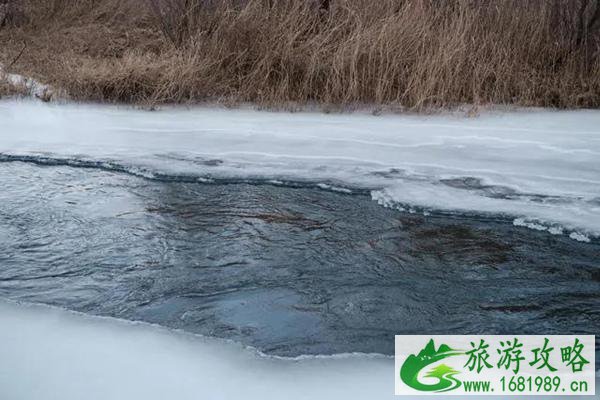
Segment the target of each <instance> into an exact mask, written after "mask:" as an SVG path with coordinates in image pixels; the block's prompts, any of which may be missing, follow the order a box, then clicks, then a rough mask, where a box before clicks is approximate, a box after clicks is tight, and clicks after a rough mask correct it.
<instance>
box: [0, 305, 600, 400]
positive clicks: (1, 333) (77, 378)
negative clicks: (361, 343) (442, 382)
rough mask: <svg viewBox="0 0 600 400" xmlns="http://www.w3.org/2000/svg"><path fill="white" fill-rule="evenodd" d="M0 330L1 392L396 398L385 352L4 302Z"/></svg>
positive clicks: (98, 398)
mask: <svg viewBox="0 0 600 400" xmlns="http://www.w3.org/2000/svg"><path fill="white" fill-rule="evenodd" d="M0 327H2V329H0V399H10V400H40V399H44V400H81V399H86V400H163V399H178V400H198V399H210V400H233V399H235V400H237V399H244V400H255V399H256V400H270V399H273V400H281V399H289V400H296V399H298V400H300V399H302V400H321V399H323V400H342V399H343V400H354V399H357V400H363V399H364V400H379V399H390V400H392V399H394V398H396V397H395V396H394V395H393V393H394V360H393V359H392V358H390V357H383V356H369V355H345V356H330V357H328V356H313V357H310V356H306V357H300V358H298V359H281V358H269V357H264V356H261V355H259V354H257V353H256V352H254V351H252V350H250V349H247V348H244V347H242V346H241V345H239V344H235V343H232V342H227V341H223V340H218V339H210V338H204V337H200V336H194V335H190V334H185V333H181V332H174V331H170V330H167V329H164V328H160V327H157V326H153V325H148V324H143V323H133V322H126V321H121V320H116V319H112V318H100V317H91V316H86V315H83V314H78V313H72V312H68V311H64V310H60V309H57V308H51V307H47V306H35V305H22V304H15V303H12V302H5V301H2V300H0ZM390 340H392V339H390ZM598 381H600V379H597V380H596V385H597V386H598V385H599V382H598ZM421 398H422V397H415V398H411V397H404V399H407V400H417V399H421ZM436 398H438V399H440V400H443V399H446V400H448V399H454V398H455V397H452V396H437V397H436ZM471 398H472V399H473V400H476V399H480V400H484V399H485V400H498V399H500V398H501V397H499V396H493V397H489V396H487V397H479V396H474V397H471ZM530 398H531V399H532V400H533V399H543V398H544V397H539V396H531V397H530ZM555 398H557V399H560V398H566V397H563V396H557V397H555ZM572 398H573V397H569V399H572Z"/></svg>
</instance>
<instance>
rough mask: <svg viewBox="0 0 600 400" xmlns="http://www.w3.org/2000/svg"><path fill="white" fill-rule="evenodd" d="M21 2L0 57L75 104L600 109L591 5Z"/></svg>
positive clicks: (367, 0) (532, 0)
mask: <svg viewBox="0 0 600 400" xmlns="http://www.w3.org/2000/svg"><path fill="white" fill-rule="evenodd" d="M2 1H4V2H7V1H8V0H0V3H1V2H2ZM11 1H15V0H11ZM23 1H24V2H23V7H22V9H23V15H24V19H22V21H20V22H19V23H11V24H5V26H4V28H3V29H0V43H2V44H3V46H2V48H0V62H4V63H8V62H10V60H11V59H12V58H13V57H14V56H15V54H16V53H18V51H19V49H20V48H21V47H22V43H23V42H25V43H27V49H26V51H25V52H24V54H23V56H22V57H21V58H20V59H19V60H18V62H16V63H15V64H14V67H13V69H14V70H15V71H16V72H19V73H25V74H30V75H32V76H34V77H36V78H38V79H40V80H42V81H44V82H48V83H50V84H53V85H55V86H59V87H63V88H65V89H67V91H68V92H69V93H70V95H71V96H72V97H74V98H79V99H86V100H99V101H118V102H141V103H145V102H148V103H161V102H198V101H226V102H231V101H233V102H237V101H240V102H255V103H259V104H264V105H269V106H278V105H284V104H290V103H296V104H300V105H302V104H306V103H312V102H316V103H319V104H336V105H349V104H357V103H359V104H384V105H393V106H401V107H405V108H410V109H415V110H425V109H430V108H432V107H433V108H435V107H452V106H456V105H460V104H464V103H468V104H476V105H479V104H487V103H494V104H516V105H525V106H552V107H600V4H599V3H600V0H493V1H492V0H488V1H486V0H378V1H376V2H375V1H372V0H330V2H322V1H317V0H247V1H243V0H121V1H119V0H23ZM325 3H330V4H329V6H328V7H325V6H324V4H325Z"/></svg>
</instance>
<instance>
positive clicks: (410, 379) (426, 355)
mask: <svg viewBox="0 0 600 400" xmlns="http://www.w3.org/2000/svg"><path fill="white" fill-rule="evenodd" d="M463 354H465V353H464V352H463V351H460V350H454V349H452V348H450V347H449V346H447V345H445V344H442V345H440V347H439V348H438V349H437V350H436V349H435V344H434V343H433V339H431V340H430V341H429V342H428V343H427V345H426V346H425V348H424V349H423V350H421V351H420V352H419V354H417V355H416V356H415V355H414V354H411V355H409V356H408V358H407V359H406V360H405V361H404V364H402V368H400V379H402V381H403V382H404V383H405V384H407V385H408V386H410V387H411V388H413V389H416V390H419V391H422V392H447V391H450V390H454V389H456V388H458V387H460V385H461V381H459V380H458V379H456V378H455V377H454V376H455V375H457V374H459V373H460V372H459V371H456V370H455V369H454V368H452V367H449V366H447V365H446V364H440V365H438V366H436V367H434V368H432V369H431V370H429V371H427V373H426V374H425V377H428V378H437V379H438V382H437V383H434V384H424V383H421V382H420V381H419V373H420V372H421V370H423V369H424V368H425V367H427V366H429V365H431V364H434V363H436V362H438V361H440V360H443V359H445V358H448V357H452V356H459V355H463Z"/></svg>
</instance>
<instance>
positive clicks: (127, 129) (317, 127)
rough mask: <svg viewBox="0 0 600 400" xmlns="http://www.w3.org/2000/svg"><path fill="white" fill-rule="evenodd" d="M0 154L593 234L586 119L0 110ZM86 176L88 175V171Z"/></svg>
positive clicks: (599, 156) (598, 209)
mask: <svg viewBox="0 0 600 400" xmlns="http://www.w3.org/2000/svg"><path fill="white" fill-rule="evenodd" d="M0 156H2V157H4V158H3V159H5V160H6V159H9V160H11V159H14V157H23V156H25V157H29V158H30V159H29V160H30V161H31V159H33V160H34V161H35V160H37V161H39V162H46V163H48V162H68V163H71V164H74V165H75V164H77V163H80V164H81V163H82V162H84V161H85V162H88V163H90V162H91V163H96V164H98V162H100V165H101V166H102V167H105V168H113V169H116V170H120V171H128V172H130V173H136V174H142V175H145V176H150V177H152V176H154V177H155V176H163V177H164V176H168V177H171V178H173V177H175V178H176V177H181V176H184V177H186V179H190V178H192V179H199V180H211V179H225V178H236V179H264V180H267V181H272V182H280V181H281V182H284V181H286V180H294V181H310V182H314V183H315V184H316V185H318V187H321V188H324V189H327V188H333V189H335V190H342V191H343V190H347V189H353V188H356V187H360V188H367V189H369V190H372V196H373V198H374V199H375V200H377V201H379V202H380V203H381V204H383V205H386V206H391V207H398V208H403V209H407V210H411V211H417V212H424V213H428V212H435V211H439V210H443V211H453V212H461V213H462V212H469V213H485V214H498V215H503V216H506V217H508V218H511V219H514V220H515V223H516V224H517V225H519V226H524V227H534V229H538V228H540V227H541V229H543V230H547V231H549V232H550V233H553V234H565V235H569V236H570V237H572V238H575V239H577V240H584V241H585V240H589V238H590V237H593V236H597V235H600V111H597V110H581V111H551V110H523V111H515V112H504V113H500V112H497V113H487V114H483V115H481V116H479V117H477V118H465V117H457V116H450V115H440V116H411V115H384V116H372V115H368V114H360V113H358V114H338V115H325V114H319V113H308V112H306V113H294V114H292V113H283V112H264V111H260V112H259V111H253V110H228V109H220V108H210V107H196V108H191V109H186V108H183V107H171V108H165V109H163V110H162V111H155V112H149V111H142V110H135V109H132V108H128V107H116V106H100V105H76V104H58V105H57V104H54V105H49V104H42V103H39V102H32V101H15V100H9V101H2V102H0ZM88 166H89V165H88Z"/></svg>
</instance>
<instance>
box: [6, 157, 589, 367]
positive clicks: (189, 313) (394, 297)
mask: <svg viewBox="0 0 600 400" xmlns="http://www.w3.org/2000/svg"><path fill="white" fill-rule="evenodd" d="M0 182H1V183H2V186H1V191H0V296H2V297H5V298H10V299H19V300H26V301H31V302H40V303H47V304H53V305H58V306H62V307H66V308H68V309H73V310H77V311H82V312H86V313H90V314H98V315H109V316H114V317H119V318H125V319H131V320H142V321H147V322H152V323H158V324H161V325H165V326H168V327H173V328H181V329H184V330H187V331H190V332H195V333H200V334H204V335H210V336H217V337H223V338H230V339H234V340H237V341H240V342H242V343H245V344H248V345H252V346H256V347H257V348H259V349H261V350H262V351H265V352H267V353H270V354H277V355H284V356H295V355H300V354H330V353H340V352H377V353H385V354H392V353H393V343H394V342H393V335H394V334H407V333H437V334H443V333H486V334H494V333H530V334H541V333H544V334H567V333H586V334H596V335H598V334H600V257H599V255H600V245H599V244H598V243H597V242H596V243H591V244H585V243H578V242H576V241H574V240H571V239H569V238H567V237H565V236H552V235H549V234H548V233H545V232H536V231H532V230H528V229H525V228H519V227H515V226H513V225H512V224H510V223H508V222H507V221H506V220H504V219H497V220H494V219H491V218H490V219H486V220H482V219H476V218H469V217H465V216H463V217H460V216H455V217H450V216H428V217H424V216H418V215H413V214H407V213H401V212H399V211H395V210H391V209H386V208H383V207H381V206H379V205H377V204H376V203H375V202H374V201H372V200H371V199H370V198H369V197H368V196H364V195H348V194H341V193H334V192H328V191H325V190H318V189H314V188H290V187H278V186H273V185H252V184H242V183H236V184H197V183H184V182H177V181H171V182H164V181H155V180H154V181H153V180H148V179H143V178H140V177H135V176H130V175H127V174H124V173H114V172H109V171H103V170H99V169H91V168H73V167H68V166H39V165H33V164H29V163H22V162H4V163H0ZM597 358H599V357H598V355H597Z"/></svg>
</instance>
